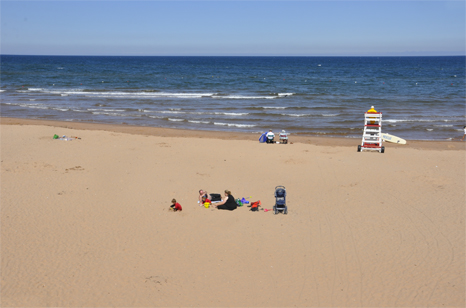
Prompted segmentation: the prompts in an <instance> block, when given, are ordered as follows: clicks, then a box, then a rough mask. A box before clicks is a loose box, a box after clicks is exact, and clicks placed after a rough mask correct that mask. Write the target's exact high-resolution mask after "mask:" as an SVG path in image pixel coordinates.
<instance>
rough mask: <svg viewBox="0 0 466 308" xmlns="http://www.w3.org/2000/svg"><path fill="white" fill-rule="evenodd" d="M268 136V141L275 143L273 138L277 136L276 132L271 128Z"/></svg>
mask: <svg viewBox="0 0 466 308" xmlns="http://www.w3.org/2000/svg"><path fill="white" fill-rule="evenodd" d="M266 137H267V143H273V139H274V138H275V134H274V133H273V132H272V130H271V129H270V130H269V132H268V133H267V135H266Z"/></svg>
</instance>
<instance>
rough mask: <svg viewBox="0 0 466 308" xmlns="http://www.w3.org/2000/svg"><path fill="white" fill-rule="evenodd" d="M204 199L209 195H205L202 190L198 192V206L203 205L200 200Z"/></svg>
mask: <svg viewBox="0 0 466 308" xmlns="http://www.w3.org/2000/svg"><path fill="white" fill-rule="evenodd" d="M204 197H206V198H209V195H208V194H207V192H206V191H205V190H202V189H201V190H199V202H198V203H200V204H199V205H202V204H203V203H202V198H204Z"/></svg>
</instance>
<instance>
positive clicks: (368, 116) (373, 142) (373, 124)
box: [358, 112, 385, 153]
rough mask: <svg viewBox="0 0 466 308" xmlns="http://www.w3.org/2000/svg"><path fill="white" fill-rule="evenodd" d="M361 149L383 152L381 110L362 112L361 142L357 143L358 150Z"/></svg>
mask: <svg viewBox="0 0 466 308" xmlns="http://www.w3.org/2000/svg"><path fill="white" fill-rule="evenodd" d="M362 151H379V152H380V153H384V152H385V147H384V146H382V112H366V113H364V132H363V133H362V143H361V145H358V152H362Z"/></svg>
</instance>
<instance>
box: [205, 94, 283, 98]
mask: <svg viewBox="0 0 466 308" xmlns="http://www.w3.org/2000/svg"><path fill="white" fill-rule="evenodd" d="M277 97H278V96H245V95H226V96H217V95H214V96H212V98H228V99H273V98H277Z"/></svg>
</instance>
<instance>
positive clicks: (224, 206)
mask: <svg viewBox="0 0 466 308" xmlns="http://www.w3.org/2000/svg"><path fill="white" fill-rule="evenodd" d="M213 199H220V200H219V201H217V202H215V203H212V200H213ZM198 203H200V204H199V205H204V204H208V205H209V206H212V207H214V208H217V209H218V210H228V211H233V210H236V208H237V207H238V204H237V203H236V200H235V197H233V195H232V194H231V191H229V190H225V195H224V198H223V200H222V199H221V197H220V194H210V195H209V194H208V193H207V191H205V190H203V189H201V190H199V200H198ZM170 210H172V211H174V212H177V211H182V210H183V208H182V207H181V205H180V204H179V203H178V202H176V199H173V200H172V205H171V206H170Z"/></svg>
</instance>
